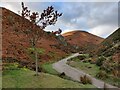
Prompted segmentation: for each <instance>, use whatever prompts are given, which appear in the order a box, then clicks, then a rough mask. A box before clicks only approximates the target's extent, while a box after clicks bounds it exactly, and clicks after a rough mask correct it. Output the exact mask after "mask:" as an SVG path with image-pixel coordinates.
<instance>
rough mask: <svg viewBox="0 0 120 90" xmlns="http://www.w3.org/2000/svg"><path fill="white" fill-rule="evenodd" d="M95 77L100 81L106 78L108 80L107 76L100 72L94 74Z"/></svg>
mask: <svg viewBox="0 0 120 90" xmlns="http://www.w3.org/2000/svg"><path fill="white" fill-rule="evenodd" d="M96 77H97V78H100V79H106V78H108V75H107V73H106V72H105V71H102V70H101V71H99V72H98V73H97V74H96Z"/></svg>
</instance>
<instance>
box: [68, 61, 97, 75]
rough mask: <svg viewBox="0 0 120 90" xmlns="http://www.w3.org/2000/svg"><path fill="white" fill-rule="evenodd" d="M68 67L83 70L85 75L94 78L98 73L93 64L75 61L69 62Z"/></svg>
mask: <svg viewBox="0 0 120 90" xmlns="http://www.w3.org/2000/svg"><path fill="white" fill-rule="evenodd" d="M69 65H71V66H72V67H75V68H77V69H80V70H84V71H85V72H86V73H88V74H90V75H92V76H96V74H97V73H98V72H99V67H98V66H96V65H95V64H90V63H84V62H80V61H79V62H78V61H75V62H70V63H69ZM90 67H91V68H90Z"/></svg>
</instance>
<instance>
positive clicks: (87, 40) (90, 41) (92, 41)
mask: <svg viewBox="0 0 120 90" xmlns="http://www.w3.org/2000/svg"><path fill="white" fill-rule="evenodd" d="M63 36H64V37H65V39H66V40H67V42H69V43H70V44H72V45H73V46H78V47H80V48H81V49H80V50H82V49H83V50H84V49H86V50H88V49H92V48H94V47H95V46H96V45H98V44H99V43H101V42H102V41H103V40H104V39H103V38H101V37H98V36H95V35H93V34H90V33H88V32H86V31H71V32H67V33H64V34H63Z"/></svg>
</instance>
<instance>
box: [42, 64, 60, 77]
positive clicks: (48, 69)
mask: <svg viewBox="0 0 120 90" xmlns="http://www.w3.org/2000/svg"><path fill="white" fill-rule="evenodd" d="M52 64H53V63H52V62H49V63H45V64H43V65H42V69H43V70H44V71H45V72H46V73H49V74H53V75H59V73H58V72H57V71H56V70H55V69H53V67H52Z"/></svg>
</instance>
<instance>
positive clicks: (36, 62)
mask: <svg viewBox="0 0 120 90" xmlns="http://www.w3.org/2000/svg"><path fill="white" fill-rule="evenodd" d="M34 50H35V64H36V76H38V52H37V49H36V47H34Z"/></svg>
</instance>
